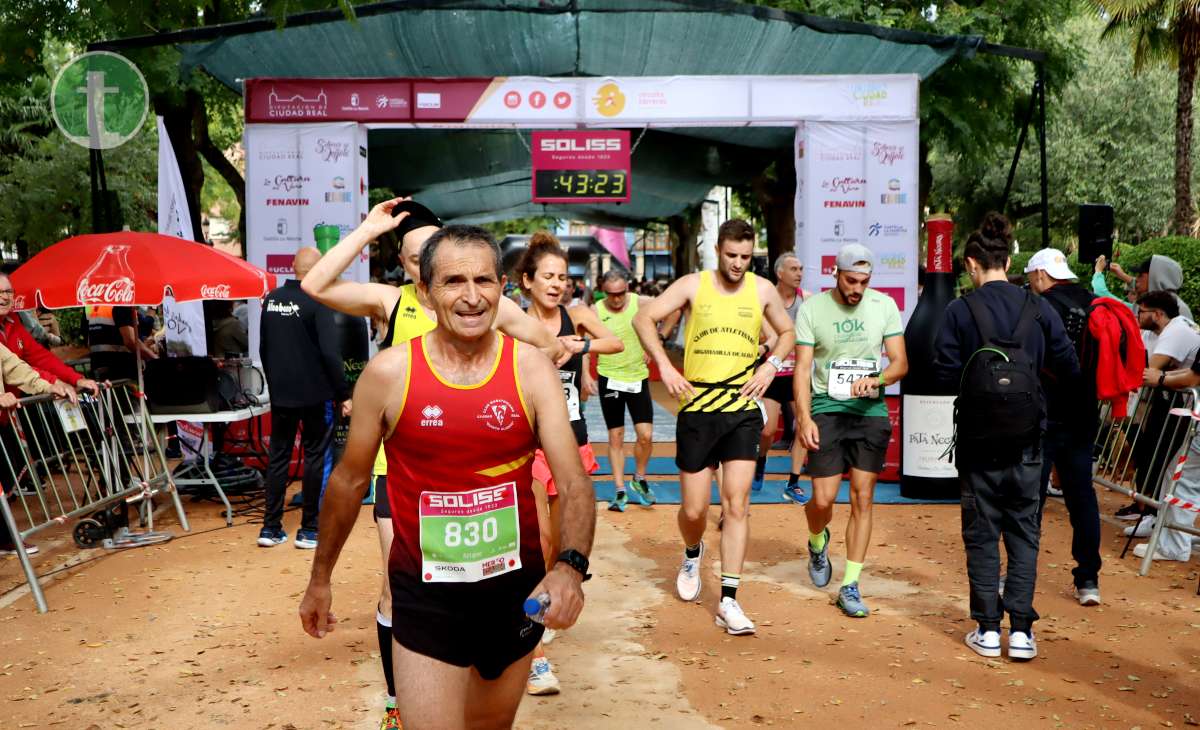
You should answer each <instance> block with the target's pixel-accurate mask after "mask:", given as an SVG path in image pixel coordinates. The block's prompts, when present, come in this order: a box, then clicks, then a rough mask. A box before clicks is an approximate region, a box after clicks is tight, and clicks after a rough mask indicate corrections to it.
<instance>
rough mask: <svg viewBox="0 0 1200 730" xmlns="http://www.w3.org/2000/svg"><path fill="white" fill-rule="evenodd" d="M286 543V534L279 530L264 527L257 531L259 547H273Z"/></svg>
mask: <svg viewBox="0 0 1200 730" xmlns="http://www.w3.org/2000/svg"><path fill="white" fill-rule="evenodd" d="M285 542H287V533H286V532H284V531H283V529H281V528H273V527H264V528H262V529H261V530H259V531H258V546H259V547H275V546H276V545H282V544H284V543H285Z"/></svg>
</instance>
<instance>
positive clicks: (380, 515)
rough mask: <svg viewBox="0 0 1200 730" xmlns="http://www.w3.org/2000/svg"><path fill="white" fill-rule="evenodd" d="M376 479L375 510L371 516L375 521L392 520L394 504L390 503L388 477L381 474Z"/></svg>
mask: <svg viewBox="0 0 1200 730" xmlns="http://www.w3.org/2000/svg"><path fill="white" fill-rule="evenodd" d="M374 479H375V508H374V509H373V510H371V514H372V515H373V516H374V517H375V521H376V522H378V521H380V520H390V519H392V503H391V502H389V501H388V490H387V475H386V474H379V475H377V476H375V477H374Z"/></svg>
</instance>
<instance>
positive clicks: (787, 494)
mask: <svg viewBox="0 0 1200 730" xmlns="http://www.w3.org/2000/svg"><path fill="white" fill-rule="evenodd" d="M783 498H784V499H787V500H790V501H792V502H795V503H796V504H808V493H807V492H805V491H804V487H802V486H800V482H796V483H795V484H789V485H788V486H786V487H784V488H783Z"/></svg>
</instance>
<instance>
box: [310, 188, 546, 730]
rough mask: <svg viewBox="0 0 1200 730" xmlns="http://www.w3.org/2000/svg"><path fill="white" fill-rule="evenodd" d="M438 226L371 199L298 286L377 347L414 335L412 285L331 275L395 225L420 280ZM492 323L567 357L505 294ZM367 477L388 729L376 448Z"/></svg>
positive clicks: (383, 501) (392, 720) (382, 523)
mask: <svg viewBox="0 0 1200 730" xmlns="http://www.w3.org/2000/svg"><path fill="white" fill-rule="evenodd" d="M441 227H442V222H441V220H440V219H438V217H437V216H436V215H434V213H433V211H431V210H429V209H428V208H426V207H425V206H423V205H421V204H420V203H417V202H415V201H412V200H402V199H401V198H395V199H393V200H387V201H384V202H382V203H379V204H378V205H376V206H375V207H374V208H372V209H371V212H370V214H368V215H367V218H366V220H364V221H363V222H362V223H360V224H359V226H358V228H356V229H354V231H352V232H351V233H350V235H348V236H346V237H345V238H344V239H342V240H341V241H339V242H338V244H337V245H336V246H334V247H333V248H332V249H330V250H329V252H328V253H326V254H325V255H324V256H323V257H322V258H321V260H320V261H318V262H317V264H316V265H315V266H313V268H312V270H310V271H309V272H308V275H307V276H305V277H304V281H303V282H302V283H301V287H302V288H303V289H304V291H306V292H308V294H309V295H311V296H312V298H313V299H315V300H317V301H318V302H321V303H322V304H325V305H327V306H328V307H330V308H331V309H336V310H338V311H340V312H345V313H346V314H352V315H359V316H369V317H371V318H372V320H374V321H375V323H376V326H377V327H378V328H379V329H380V331H382V332H383V333H384V335H383V339H382V340H381V341H380V343H379V348H380V349H381V350H382V349H385V348H387V347H391V346H393V345H397V344H400V343H402V342H406V341H408V340H410V339H412V338H414V337H420V336H421V335H423V334H425V333H426V332H429V331H430V330H432V329H433V328H434V327H435V326H437V317H436V315H435V313H434V311H433V309H432V308H431V307H430V306H429V305H428V304H427V303H425V302H423V301H422V300H421V297H420V296H419V295H418V293H417V287H416V284H415V283H410V284H405V285H404V286H401V287H395V286H390V285H387V284H374V283H371V284H364V283H361V282H356V281H345V280H343V279H340V278H339V277H340V276H341V275H342V272H344V271H345V270H346V269H347V268H348V267H349V266H350V264H352V263H353V262H354V260H355V258H357V257H358V255H359V253H360V252H361V251H362V249H363V248H365V247H367V246H369V245H370V244H371V242H372V241H374V240H375V239H376V238H378V237H379V236H381V235H383V234H385V233H387V232H388V231H392V230H395V231H396V233H397V234H398V235H399V237H400V244H401V247H400V263H401V265H402V266H403V267H404V272H405V273H406V274H407V275H408V278H409V279H410V280H411V281H413V282H418V281H420V279H421V267H420V257H421V245H422V244H423V243H425V241H426V239H428V238H429V237H430V236H431V235H433V234H434V233H435V232H436V231H437V230H438V229H439V228H441ZM495 328H496V329H498V330H499V331H501V332H503V333H504V334H506V335H509V336H510V337H515V338H517V339H519V340H522V341H524V342H530V343H532V344H534V345H536V346H537V347H539V348H542V349H543V352H546V353H547V354H553V355H554V356H555V357H556V358H560V357H561V355H562V354H569V353H564V351H563V350H562V346H561V345H560V343H559V341H558V340H557V339H556V338H555V337H554V336H553V335H551V334H550V333H548V332H547V331H546V330H545V328H544V327H542V326H541V325H540V324H539V323H538V322H537V321H536V320H534V319H533V318H532V317H529V316H528V315H526V314H525V313H524V312H522V311H521V308H520V307H518V306H517V305H516V304H514V303H513V302H512V301H511V300H510V299H508V298H504V299H501V300H500V305H499V307H497V311H496V317H495ZM374 475H375V508H374V517H375V519H376V521H377V522H378V524H379V551H380V555H381V559H382V561H383V564H384V574H385V577H384V584H383V585H382V586H381V588H380V596H379V605H378V612H377V615H376V621H375V623H376V633H377V635H378V638H379V661H380V664H382V665H383V676H384V681H385V682H386V684H387V693H388V699H387V708H386V712H385V716H384V719H383V721H382V722H381V723H380V728H381V730H394V729H395V728H396V727H397V725H398V723H399V719H398V717H397V716H398V713H397V712H396V680H395V677H394V676H393V675H392V666H393V664H392V638H391V637H392V621H391V618H390V617H391V615H392V599H391V590H390V588H389V585H388V583H387V578H386V573H387V570H386V568H387V563H388V555H389V554H390V553H391V549H392V524H391V516H392V515H391V511H390V505H389V502H388V497H387V484H388V480H387V458H386V456H385V455H384V450H383V447H382V446H381V447H380V449H379V452H378V455H377V456H376V458H375V467H374Z"/></svg>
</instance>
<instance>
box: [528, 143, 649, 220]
mask: <svg viewBox="0 0 1200 730" xmlns="http://www.w3.org/2000/svg"><path fill="white" fill-rule="evenodd" d="M532 151H533V175H532V178H533V202H535V203H627V202H629V177H630V175H629V171H630V147H629V132H628V131H625V130H564V131H535V132H534V133H533V150H532Z"/></svg>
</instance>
